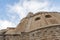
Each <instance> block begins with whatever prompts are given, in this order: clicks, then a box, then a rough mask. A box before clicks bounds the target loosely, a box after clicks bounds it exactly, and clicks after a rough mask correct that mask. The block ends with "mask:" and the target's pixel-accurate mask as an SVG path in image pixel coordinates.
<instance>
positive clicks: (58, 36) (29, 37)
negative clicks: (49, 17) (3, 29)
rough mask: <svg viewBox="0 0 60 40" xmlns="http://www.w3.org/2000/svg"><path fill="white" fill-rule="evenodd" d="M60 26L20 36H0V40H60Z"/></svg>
mask: <svg viewBox="0 0 60 40" xmlns="http://www.w3.org/2000/svg"><path fill="white" fill-rule="evenodd" d="M59 30H60V25H55V26H49V27H45V28H41V29H36V30H33V31H30V32H22V33H21V34H13V35H11V34H6V35H0V40H60V31H59Z"/></svg>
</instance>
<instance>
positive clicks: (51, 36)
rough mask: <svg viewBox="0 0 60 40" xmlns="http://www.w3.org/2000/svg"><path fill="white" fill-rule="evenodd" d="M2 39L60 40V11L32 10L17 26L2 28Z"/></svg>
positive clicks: (0, 32)
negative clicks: (35, 11) (33, 11)
mask: <svg viewBox="0 0 60 40" xmlns="http://www.w3.org/2000/svg"><path fill="white" fill-rule="evenodd" d="M0 40H60V12H37V13H35V14H33V13H32V12H30V13H29V14H28V15H27V16H26V17H25V18H23V19H22V20H21V22H20V23H19V24H18V25H17V27H16V28H7V29H4V30H0Z"/></svg>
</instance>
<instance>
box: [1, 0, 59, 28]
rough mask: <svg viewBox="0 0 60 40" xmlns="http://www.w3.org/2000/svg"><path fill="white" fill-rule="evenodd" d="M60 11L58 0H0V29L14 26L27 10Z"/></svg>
mask: <svg viewBox="0 0 60 40" xmlns="http://www.w3.org/2000/svg"><path fill="white" fill-rule="evenodd" d="M39 11H48V12H49V11H51V12H53V11H55V12H60V0H0V29H5V28H7V27H16V26H17V24H18V23H19V22H20V20H21V19H22V18H23V17H25V16H26V15H27V14H28V12H33V13H35V12H39Z"/></svg>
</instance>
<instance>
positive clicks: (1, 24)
mask: <svg viewBox="0 0 60 40" xmlns="http://www.w3.org/2000/svg"><path fill="white" fill-rule="evenodd" d="M15 26H16V25H15V24H14V23H12V22H10V21H7V20H0V30H1V29H6V28H7V27H15Z"/></svg>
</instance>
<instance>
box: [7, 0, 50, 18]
mask: <svg viewBox="0 0 60 40" xmlns="http://www.w3.org/2000/svg"><path fill="white" fill-rule="evenodd" d="M21 1H22V0H21ZM21 1H20V2H19V3H15V5H9V4H8V5H7V9H8V12H9V13H17V14H18V15H19V16H20V18H23V17H25V16H26V15H27V14H28V12H37V11H41V10H42V11H46V10H47V9H46V8H47V7H48V6H49V1H48V0H45V1H44V2H41V1H39V0H30V1H28V0H24V1H23V2H22V3H21ZM44 9H45V10H44Z"/></svg>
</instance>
